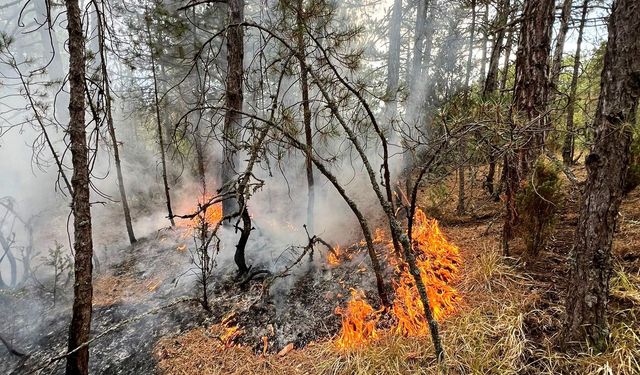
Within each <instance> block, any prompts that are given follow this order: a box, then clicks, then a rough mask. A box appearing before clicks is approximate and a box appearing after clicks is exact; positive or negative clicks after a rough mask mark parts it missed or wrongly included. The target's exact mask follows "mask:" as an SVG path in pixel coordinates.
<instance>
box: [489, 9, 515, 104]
mask: <svg viewBox="0 0 640 375" xmlns="http://www.w3.org/2000/svg"><path fill="white" fill-rule="evenodd" d="M509 8H510V4H509V0H501V1H500V5H499V9H498V16H497V22H496V25H495V28H497V30H498V31H497V32H496V33H495V34H494V40H493V48H492V50H491V56H490V57H489V70H488V72H487V79H486V80H485V82H484V89H483V91H482V96H483V97H485V98H487V97H488V96H490V95H492V94H493V93H494V92H495V91H496V89H497V88H498V66H499V65H500V54H501V52H502V49H503V42H504V36H505V34H506V28H507V22H508V20H509V12H510V9H509Z"/></svg>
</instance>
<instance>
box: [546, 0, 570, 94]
mask: <svg viewBox="0 0 640 375" xmlns="http://www.w3.org/2000/svg"><path fill="white" fill-rule="evenodd" d="M572 4H573V0H563V2H562V11H561V13H560V28H559V29H558V37H557V39H556V48H555V50H554V51H553V62H552V64H551V74H550V78H551V88H552V90H553V92H552V93H551V95H554V94H555V91H556V90H557V85H558V79H559V78H560V70H561V69H562V54H563V53H564V42H565V40H566V39H567V31H569V21H571V5H572Z"/></svg>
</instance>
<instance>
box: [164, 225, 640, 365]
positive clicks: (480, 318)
mask: <svg viewBox="0 0 640 375" xmlns="http://www.w3.org/2000/svg"><path fill="white" fill-rule="evenodd" d="M458 234H460V233H458ZM466 240H468V241H476V242H478V243H479V244H480V246H479V247H477V248H472V249H469V251H464V250H463V253H464V254H465V255H466V257H465V258H466V259H465V260H464V264H465V268H464V270H463V273H464V274H465V275H466V276H465V277H464V278H463V280H461V281H460V284H459V285H458V287H459V288H460V291H461V293H462V294H463V301H464V302H463V305H462V306H460V309H459V310H458V312H457V313H455V314H454V315H452V316H450V317H449V318H447V320H446V321H444V322H443V323H442V337H443V340H444V345H445V347H446V349H447V359H446V363H445V365H444V366H443V365H438V364H436V362H435V358H434V355H433V348H432V345H431V342H430V339H429V338H428V337H424V338H406V337H398V336H394V335H382V337H381V338H380V339H379V340H378V341H376V342H375V343H373V344H372V345H368V346H366V347H364V348H360V349H354V350H346V351H345V350H342V349H338V348H337V347H336V345H335V344H334V343H333V342H332V341H324V342H319V343H314V344H312V345H309V346H307V347H306V348H303V349H301V350H294V351H292V352H290V353H289V354H287V355H285V356H282V357H280V356H278V355H266V356H265V355H257V354H255V353H253V352H252V350H251V349H249V348H244V347H237V346H232V347H229V346H228V345H227V344H225V343H224V342H223V341H224V340H222V339H221V338H220V337H222V336H223V335H224V332H225V331H224V330H225V328H224V327H222V326H220V325H214V326H212V327H210V328H209V329H203V328H201V329H196V330H193V331H190V332H188V333H186V334H184V335H182V336H178V337H169V338H165V339H163V340H162V341H161V342H160V343H159V344H158V345H157V347H156V355H157V358H158V361H159V368H160V370H161V372H162V373H164V374H167V375H169V374H171V375H173V374H208V375H217V374H231V375H232V374H360V375H365V374H501V375H502V374H587V375H597V374H622V375H627V374H639V373H640V365H638V361H639V360H638V358H640V335H639V334H638V331H637V330H636V329H634V328H633V327H631V326H629V325H628V324H626V323H623V322H614V323H613V324H612V346H611V348H610V350H609V351H608V352H606V353H603V354H598V355H596V354H590V353H586V354H584V353H582V354H574V355H568V354H563V353H560V352H558V351H556V350H555V349H553V344H552V340H551V339H549V340H547V341H546V342H545V344H544V345H540V343H534V342H532V341H531V340H530V339H528V337H527V334H526V327H525V325H526V324H525V321H526V320H527V319H529V320H531V319H537V320H539V324H546V323H545V319H552V318H550V317H548V316H546V315H545V311H549V310H554V309H560V308H561V307H560V306H546V307H545V311H541V310H540V309H539V308H538V307H537V306H538V304H540V303H541V298H542V297H541V295H540V294H539V293H532V292H531V290H532V289H534V288H533V287H534V286H535V285H534V281H532V280H530V279H528V278H526V277H523V276H522V275H521V274H520V273H519V272H518V271H517V270H515V269H514V268H513V267H511V266H510V265H508V264H507V263H505V261H504V260H503V258H502V257H501V255H500V254H499V252H498V250H497V247H495V246H490V244H491V241H484V240H481V239H478V238H475V239H474V238H467V239H466ZM629 277H630V276H629V275H627V274H625V273H624V271H622V270H619V272H618V273H617V276H616V278H615V279H614V281H613V283H612V286H613V290H614V292H615V291H622V290H624V291H625V293H628V294H629V295H633V296H636V297H637V296H638V284H637V283H636V281H637V280H635V281H631V279H629ZM634 288H635V289H634ZM636 307H637V306H636ZM638 311H640V309H638V310H637V311H636V312H638ZM445 366H446V367H445Z"/></svg>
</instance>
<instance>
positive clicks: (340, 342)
mask: <svg viewBox="0 0 640 375" xmlns="http://www.w3.org/2000/svg"><path fill="white" fill-rule="evenodd" d="M381 312H382V310H374V309H373V307H371V305H369V304H368V303H367V301H366V300H365V296H364V293H363V292H362V291H360V290H355V289H351V300H349V302H347V307H346V308H345V309H342V308H340V307H337V308H336V314H338V315H341V316H342V330H341V331H340V336H339V337H338V339H337V340H336V345H337V346H338V347H339V348H353V347H359V346H362V345H364V344H366V343H367V342H369V341H370V340H372V339H375V338H376V337H378V332H377V329H376V325H377V323H378V321H379V320H380V313H381Z"/></svg>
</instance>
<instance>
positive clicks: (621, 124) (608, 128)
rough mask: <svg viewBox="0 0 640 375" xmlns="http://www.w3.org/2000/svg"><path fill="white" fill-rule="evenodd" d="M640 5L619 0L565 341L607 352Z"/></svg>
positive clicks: (637, 90)
mask: <svg viewBox="0 0 640 375" xmlns="http://www.w3.org/2000/svg"><path fill="white" fill-rule="evenodd" d="M638 56H640V3H638V1H636V0H619V1H616V2H615V3H614V5H613V11H612V13H611V17H610V18H609V36H608V42H607V51H606V53H605V57H604V67H603V70H602V76H601V77H602V78H601V84H600V89H601V91H600V98H599V101H598V109H597V112H596V118H595V121H594V126H593V127H594V130H595V142H594V145H593V147H592V148H591V153H590V154H589V156H587V158H586V161H585V164H586V167H587V171H588V176H587V181H586V184H585V187H584V192H583V195H582V206H581V210H580V218H579V219H578V227H577V229H576V240H575V246H574V250H573V256H574V262H573V263H572V264H573V268H572V270H571V276H570V279H569V286H568V290H569V293H568V296H567V304H566V308H567V320H566V322H565V336H564V339H565V343H566V344H572V343H579V344H582V343H585V342H588V343H589V344H590V345H592V346H593V347H595V348H596V349H598V350H604V349H605V348H606V346H607V341H608V338H609V329H608V324H607V315H606V312H607V304H608V302H609V279H610V277H611V243H612V241H613V234H614V231H615V227H616V217H617V215H618V209H619V207H620V203H621V200H622V196H623V186H624V181H625V177H626V173H627V170H628V166H629V148H630V143H631V137H632V128H633V126H634V125H635V121H636V120H635V115H636V110H637V106H638V98H639V97H640V59H638Z"/></svg>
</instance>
